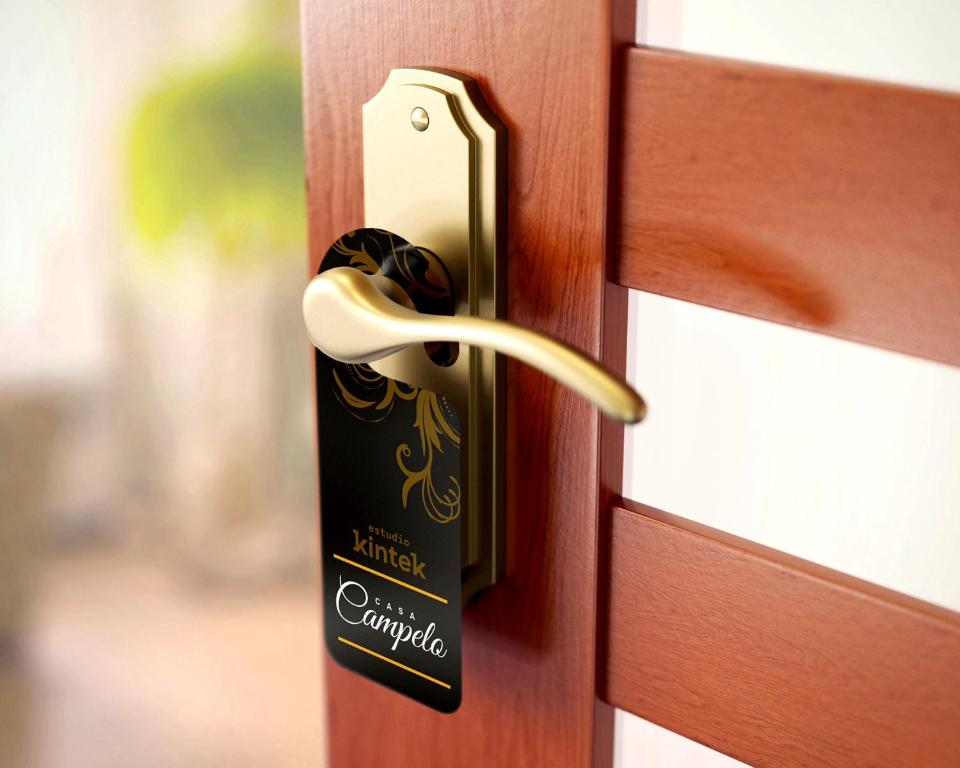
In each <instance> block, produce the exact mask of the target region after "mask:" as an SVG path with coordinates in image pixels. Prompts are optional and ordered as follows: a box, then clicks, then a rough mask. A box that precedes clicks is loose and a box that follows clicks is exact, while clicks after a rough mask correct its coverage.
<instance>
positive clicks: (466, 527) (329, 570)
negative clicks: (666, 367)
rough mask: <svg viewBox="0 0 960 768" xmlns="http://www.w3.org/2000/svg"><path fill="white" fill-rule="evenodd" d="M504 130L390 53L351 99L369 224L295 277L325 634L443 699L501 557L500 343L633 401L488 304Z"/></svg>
mask: <svg viewBox="0 0 960 768" xmlns="http://www.w3.org/2000/svg"><path fill="white" fill-rule="evenodd" d="M504 131H505V129H504V128H503V125H502V124H501V123H500V122H499V121H498V120H497V119H496V117H495V116H493V115H492V113H490V111H489V110H488V109H487V108H486V106H485V105H484V104H483V101H482V99H481V98H480V95H479V92H478V90H477V87H476V84H475V83H473V81H471V80H469V79H468V78H464V77H462V76H459V75H456V74H454V73H449V72H441V71H439V70H426V69H397V70H393V71H392V72H391V73H390V75H389V77H388V78H387V81H386V83H385V84H384V87H383V88H382V89H381V90H380V92H379V93H377V94H376V95H375V96H374V97H373V98H372V99H371V100H370V101H369V102H367V103H366V104H365V105H364V107H363V176H364V220H365V222H366V224H367V228H365V229H357V230H354V231H352V232H348V233H347V234H346V235H343V236H342V237H341V238H340V239H338V240H337V242H336V243H334V244H333V245H332V246H331V247H330V249H329V250H328V251H327V253H326V255H325V257H324V259H323V261H322V262H321V265H320V270H319V272H320V274H319V275H318V276H317V277H315V278H314V279H313V280H312V281H311V283H310V285H309V286H308V287H307V290H306V291H305V293H304V304H303V312H304V322H305V325H306V329H307V334H308V335H309V336H310V339H311V340H312V341H313V343H314V345H315V346H316V347H317V349H318V351H317V354H316V386H317V412H318V437H319V446H320V450H319V454H320V456H319V458H320V501H321V518H322V522H321V533H322V558H323V560H322V562H323V594H324V619H325V623H324V626H325V635H326V642H327V647H328V648H329V650H330V654H331V655H332V656H333V657H334V659H336V660H337V661H338V662H339V663H340V664H342V665H343V666H345V667H347V668H349V669H351V670H354V671H355V672H357V673H359V674H361V675H364V676H366V677H368V678H370V679H372V680H375V681H377V682H379V683H382V684H383V685H386V686H388V687H390V688H393V689H394V690H396V691H398V692H400V693H403V694H405V695H407V696H409V697H411V698H413V699H416V700H417V701H420V702H422V703H424V704H426V705H428V706H431V707H434V708H435V709H437V710H440V711H443V712H452V711H454V710H455V709H457V707H458V706H459V704H460V699H461V656H460V653H461V605H462V603H463V602H464V601H465V600H467V599H472V598H473V596H474V595H478V594H480V593H481V592H482V591H483V590H484V589H486V588H488V587H490V586H492V585H494V584H496V583H497V581H498V580H499V579H500V578H502V576H503V572H504V528H505V525H504V518H503V515H504V488H505V483H504V460H503V440H504V434H505V430H504V423H503V422H504V405H503V404H504V394H503V374H504V368H503V361H502V360H501V359H500V358H499V357H498V355H497V352H498V351H499V352H502V353H504V354H509V355H512V356H513V357H515V358H517V359H519V360H521V361H523V362H525V363H527V364H530V365H533V366H535V367H538V368H539V369H540V370H541V371H543V372H544V373H546V374H547V375H550V376H553V377H554V378H556V379H557V380H559V381H561V382H562V383H565V384H566V385H567V386H569V387H571V388H572V389H573V390H574V391H576V392H578V393H579V394H581V395H583V396H584V397H586V398H587V399H589V400H590V401H591V402H594V403H596V404H597V405H598V406H599V407H601V408H602V409H603V410H604V411H605V412H606V413H608V414H609V415H611V416H613V417H614V418H619V419H621V420H623V421H627V422H634V421H637V420H638V419H639V418H641V417H642V414H643V401H642V400H641V398H640V397H639V395H637V394H636V393H635V392H634V391H633V390H632V389H631V388H630V387H629V386H628V385H627V384H626V383H625V382H623V381H622V380H621V379H619V378H618V377H616V376H615V375H614V374H612V373H611V372H610V371H607V370H606V369H604V368H603V367H602V366H600V365H599V364H597V363H596V362H595V361H593V360H591V359H590V358H588V357H587V356H586V355H584V354H583V353H581V352H579V351H578V350H576V349H574V348H572V347H570V346H569V345H568V344H566V343H564V342H562V341H560V340H557V339H553V338H551V337H550V336H548V335H546V334H542V333H537V332H535V331H532V330H530V329H518V328H517V327H516V326H513V325H511V324H509V323H504V322H502V321H501V318H502V317H503V314H504V311H505V306H504V294H503V289H502V286H501V285H500V283H501V282H502V275H503V270H502V268H501V266H500V260H501V258H502V257H503V254H504V248H503V243H502V240H503V237H504V225H503V219H504V217H503V201H504V172H503V168H504V162H505V160H504V158H505V152H504V138H505V133H504ZM394 232H399V233H400V234H402V235H403V237H400V236H399V235H397V234H393V233H394ZM411 243H413V244H414V245H411ZM459 344H463V348H461V347H459V346H458V345H459Z"/></svg>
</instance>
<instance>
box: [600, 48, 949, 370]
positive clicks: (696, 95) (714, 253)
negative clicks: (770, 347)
mask: <svg viewBox="0 0 960 768" xmlns="http://www.w3.org/2000/svg"><path fill="white" fill-rule="evenodd" d="M624 84H625V92H624V95H623V98H624V109H623V113H622V115H623V128H622V131H623V147H622V162H623V189H622V197H621V218H620V222H621V226H620V230H619V235H618V244H619V270H618V280H619V281H620V282H621V283H622V284H623V285H627V286H629V287H631V288H638V289H641V290H644V291H650V292H653V293H659V294H663V295H666V296H672V297H675V298H679V299H685V300H688V301H693V302H696V303H699V304H706V305H709V306H713V307H719V308H721V309H727V310H730V311H733V312H739V313H742V314H746V315H752V316H755V317H760V318H765V319H767V320H773V321H776V322H779V323H786V324H788V325H793V326H798V327H801V328H806V329H810V330H813V331H818V332H821V333H826V334H831V335H835V336H841V337H844V338H848V339H853V340H856V341H861V342H865V343H867V344H872V345H877V346H881V347H886V348H889V349H894V350H898V351H901V352H907V353H911V354H915V355H919V356H922V357H928V358H933V359H936V360H941V361H945V362H948V363H953V364H960V96H954V95H949V94H944V93H937V92H933V91H923V90H918V89H913V88H905V87H896V86H889V85H881V84H877V83H871V82H865V81H859V80H852V79H845V78H839V77H831V76H825V75H817V74H810V73H805V72H796V71H791V70H786V69H777V68H772V67H765V66H758V65H753V64H743V63H740V62H730V61H722V60H717V59H710V58H703V57H696V56H689V55H684V54H677V53H667V52H660V51H654V50H648V49H639V48H634V49H631V50H630V51H628V52H627V54H626V59H625V77H624Z"/></svg>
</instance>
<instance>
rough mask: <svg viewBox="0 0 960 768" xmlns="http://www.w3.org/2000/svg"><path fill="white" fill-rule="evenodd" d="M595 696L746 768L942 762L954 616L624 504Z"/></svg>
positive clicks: (952, 677)
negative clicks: (600, 683) (604, 653)
mask: <svg viewBox="0 0 960 768" xmlns="http://www.w3.org/2000/svg"><path fill="white" fill-rule="evenodd" d="M610 531H611V538H612V549H611V561H610V612H609V631H608V634H607V641H606V651H607V661H606V672H605V682H604V688H603V695H604V697H605V698H606V700H607V701H608V702H609V703H610V704H612V705H614V706H617V707H622V708H623V709H626V710H628V711H630V712H633V713H635V714H637V715H639V716H640V717H643V718H646V719H647V720H651V721H652V722H654V723H657V724H659V725H662V726H664V727H666V728H669V729H670V730H672V731H676V732H677V733H679V734H682V735H684V736H687V737H689V738H691V739H695V740H696V741H699V742H701V743H703V744H706V745H707V746H710V747H712V748H714V749H717V750H719V751H721V752H725V753H727V754H729V755H732V756H733V757H735V758H737V759H739V760H742V761H744V762H747V763H749V764H750V765H757V766H811V765H817V766H844V768H848V767H851V766H891V767H894V766H909V767H910V768H919V767H921V766H946V765H956V764H957V761H958V759H960V758H958V755H960V615H958V614H955V613H951V612H950V611H946V610H944V609H941V608H938V607H936V606H932V605H930V604H928V603H923V602H921V601H919V600H914V599H912V598H908V597H906V596H904V595H901V594H898V593H896V592H891V591H889V590H885V589H882V588H880V587H877V586H875V585H872V584H868V583H866V582H862V581H859V580H858V579H854V578H852V577H850V576H846V575H844V574H840V573H837V572H835V571H831V570H829V569H827V568H823V567H820V566H817V565H814V564H812V563H809V562H806V561H803V560H800V559H798V558H794V557H791V556H789V555H785V554H783V553H781V552H776V551H774V550H770V549H768V548H766V547H761V546H759V545H757V544H753V543H751V542H747V541H744V540H742V539H739V538H737V537H735V536H731V535H729V534H724V533H721V532H719V531H715V530H713V529H710V528H707V527H706V526H701V525H698V524H696V523H691V522H690V521H686V520H682V519H680V518H676V517H674V516H672V515H668V514H666V513H663V512H659V511H657V510H654V509H651V508H649V507H645V506H643V505H640V504H636V503H633V502H622V505H621V506H619V507H617V508H615V509H614V510H613V511H612V526H611V529H610Z"/></svg>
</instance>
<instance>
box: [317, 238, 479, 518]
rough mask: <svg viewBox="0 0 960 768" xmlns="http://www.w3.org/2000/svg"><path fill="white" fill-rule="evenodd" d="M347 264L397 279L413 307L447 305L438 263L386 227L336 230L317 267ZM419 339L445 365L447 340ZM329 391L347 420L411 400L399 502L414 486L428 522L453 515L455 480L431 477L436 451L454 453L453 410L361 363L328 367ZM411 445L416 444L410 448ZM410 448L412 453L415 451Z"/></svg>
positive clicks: (370, 418)
mask: <svg viewBox="0 0 960 768" xmlns="http://www.w3.org/2000/svg"><path fill="white" fill-rule="evenodd" d="M336 266H350V267H353V268H354V269H357V270H359V271H361V272H363V273H365V274H368V275H375V274H381V275H384V276H386V277H389V278H390V279H391V280H393V281H394V282H396V283H397V285H399V286H400V287H401V288H402V289H403V290H404V291H405V292H406V294H407V295H408V296H410V298H411V300H412V301H413V303H414V305H415V306H416V307H417V309H418V310H419V311H424V312H433V313H444V312H451V311H452V307H453V287H452V283H451V281H450V276H449V274H448V273H447V271H446V269H445V267H444V266H443V263H442V262H441V261H440V259H438V258H437V256H436V255H435V254H433V253H431V252H430V251H428V250H426V249H423V248H418V247H416V246H413V245H411V244H410V243H408V242H407V241H405V240H404V239H403V238H401V237H399V236H398V235H395V234H393V233H392V232H388V231H386V230H377V229H358V230H353V231H351V232H347V233H346V234H344V235H343V236H341V237H340V238H339V239H338V240H337V241H336V242H335V243H334V244H333V245H332V246H331V247H330V249H329V251H328V252H327V254H326V256H325V257H324V261H323V266H322V268H321V269H329V268H333V267H336ZM435 346H436V348H433V347H428V345H425V350H426V351H427V354H428V355H429V356H430V358H431V359H432V360H433V361H434V362H436V363H438V364H440V365H449V364H450V362H452V360H454V359H456V355H455V352H454V353H453V355H452V356H451V354H450V353H451V350H449V349H447V348H446V346H447V345H435ZM333 382H334V391H335V394H336V396H337V399H338V400H339V401H340V404H341V405H342V406H343V407H344V408H345V409H346V410H347V411H348V412H349V413H350V414H351V415H352V416H354V417H355V418H357V419H360V420H362V421H367V422H381V421H383V420H384V419H386V418H387V416H389V415H390V414H391V413H392V411H393V409H394V406H397V405H398V404H400V403H402V402H409V401H416V402H415V405H416V416H415V418H414V421H413V425H412V426H413V428H414V429H415V430H416V431H417V433H418V435H419V438H420V439H419V445H417V444H416V443H413V444H411V443H408V442H404V443H401V444H400V445H398V446H397V449H396V460H397V466H398V467H399V468H400V471H401V472H402V473H403V475H404V481H403V486H402V488H401V492H400V494H401V499H402V502H403V507H404V509H406V508H407V507H408V505H409V502H410V498H411V496H412V495H413V496H416V495H417V492H418V491H419V496H420V500H421V502H422V503H423V508H424V510H425V511H426V513H427V515H428V516H429V517H430V519H431V520H433V521H435V522H437V523H449V522H450V521H452V520H456V519H457V518H458V517H459V516H460V482H459V480H458V479H457V477H456V476H455V475H452V474H451V475H447V476H446V477H435V476H434V475H435V470H436V469H437V466H438V465H439V464H441V463H442V464H448V462H440V461H438V460H437V456H438V454H444V453H446V451H451V450H452V451H453V452H454V455H456V456H458V455H459V451H460V433H459V432H458V431H457V426H456V425H458V423H459V422H458V419H457V415H456V412H455V411H454V410H453V408H452V407H451V405H450V403H449V402H447V400H446V398H444V397H443V396H442V395H438V394H436V393H435V392H431V391H430V390H427V389H421V388H420V387H415V386H412V385H408V384H403V383H401V382H399V381H395V380H393V379H391V378H389V377H387V376H383V375H382V374H379V373H377V372H376V371H375V370H373V368H371V367H370V366H369V365H366V364H363V365H350V364H345V363H337V364H335V365H334V367H333ZM418 448H419V450H417V449H418ZM415 454H416V455H415Z"/></svg>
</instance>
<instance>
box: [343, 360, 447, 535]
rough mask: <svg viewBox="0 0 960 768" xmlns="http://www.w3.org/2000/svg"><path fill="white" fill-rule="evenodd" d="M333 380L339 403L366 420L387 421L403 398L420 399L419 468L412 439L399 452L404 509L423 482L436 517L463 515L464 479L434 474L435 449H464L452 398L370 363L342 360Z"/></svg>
mask: <svg viewBox="0 0 960 768" xmlns="http://www.w3.org/2000/svg"><path fill="white" fill-rule="evenodd" d="M333 381H334V384H335V385H336V395H337V399H338V400H339V401H340V404H341V405H342V406H343V407H344V408H345V409H346V410H347V411H348V412H349V413H350V414H351V415H352V416H354V417H355V418H358V419H360V420H362V421H369V422H379V421H383V420H384V419H385V418H386V417H387V416H388V415H389V414H390V413H391V411H392V410H393V407H394V405H396V404H397V403H398V402H399V401H410V400H416V417H415V418H414V421H413V427H414V429H416V430H417V431H418V432H419V436H420V444H419V449H420V450H419V459H420V461H419V462H418V463H420V464H421V466H420V468H419V469H417V468H415V467H411V466H410V465H409V464H408V461H409V460H410V458H411V457H412V456H413V454H414V450H413V449H412V448H411V447H410V444H409V443H401V444H400V445H399V446H397V452H396V457H397V466H398V467H399V468H400V471H401V472H403V474H404V476H405V477H406V479H405V480H404V482H403V488H402V489H401V492H400V493H401V500H402V501H403V508H404V509H406V508H407V506H408V502H409V499H410V493H411V491H413V490H414V489H415V488H417V487H418V486H419V488H420V499H421V501H422V502H423V508H424V509H425V510H426V512H427V515H429V517H430V519H431V520H433V521H434V522H437V523H449V522H450V521H451V520H456V519H457V517H459V516H460V483H459V481H458V480H457V478H456V477H454V476H453V475H449V476H447V477H446V478H445V479H443V481H442V482H440V483H439V484H438V482H437V480H436V478H434V473H433V463H434V455H435V453H436V452H439V453H444V447H445V446H446V447H450V446H452V447H453V448H454V450H456V451H459V450H460V433H459V432H458V431H457V429H456V428H455V427H454V426H453V424H455V423H456V421H457V419H456V415H455V413H454V412H453V409H452V407H451V406H450V403H449V402H448V401H447V399H446V398H445V397H442V396H441V395H438V394H436V393H435V392H431V391H430V390H428V389H422V388H420V387H414V386H409V385H406V384H403V383H401V382H399V381H394V380H393V379H391V378H389V377H387V376H384V375H382V374H379V373H377V372H376V371H374V370H373V369H372V368H371V367H370V366H369V365H366V364H362V365H347V364H343V363H341V364H339V365H337V366H336V367H335V368H334V369H333ZM451 422H452V423H451Z"/></svg>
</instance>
